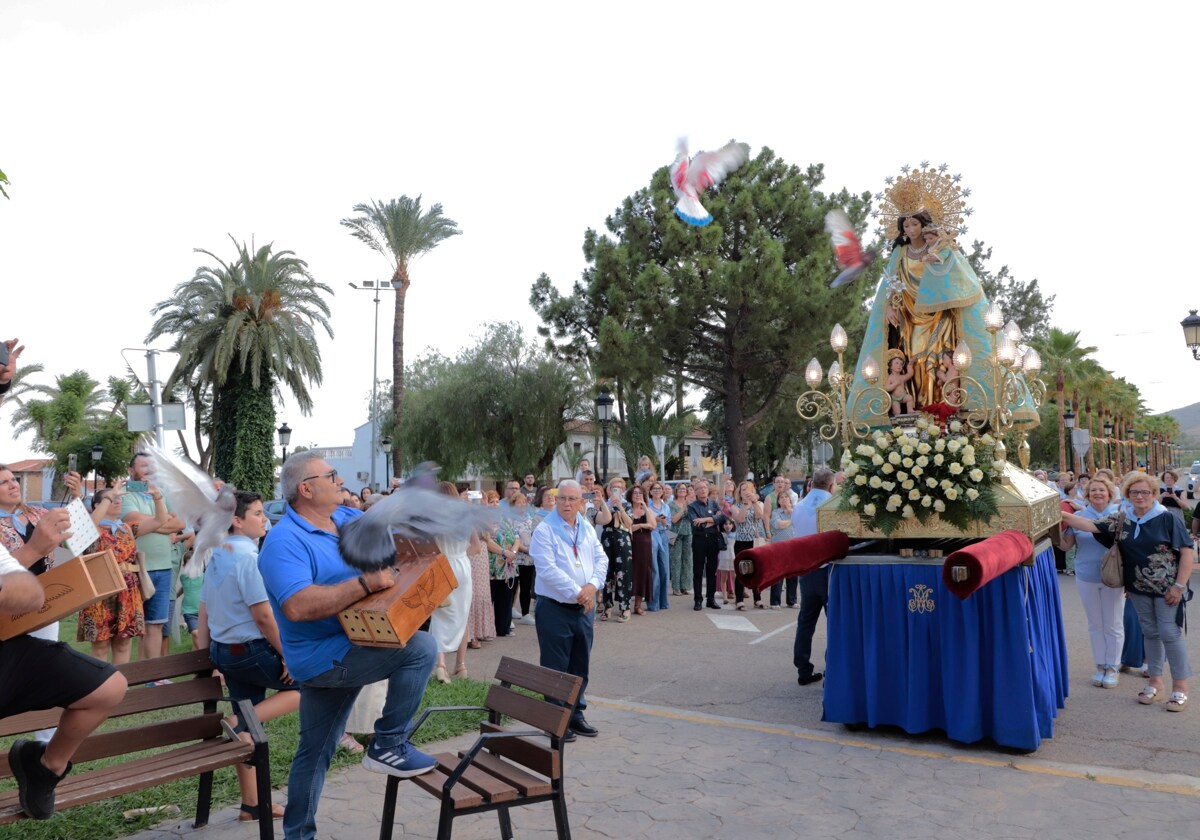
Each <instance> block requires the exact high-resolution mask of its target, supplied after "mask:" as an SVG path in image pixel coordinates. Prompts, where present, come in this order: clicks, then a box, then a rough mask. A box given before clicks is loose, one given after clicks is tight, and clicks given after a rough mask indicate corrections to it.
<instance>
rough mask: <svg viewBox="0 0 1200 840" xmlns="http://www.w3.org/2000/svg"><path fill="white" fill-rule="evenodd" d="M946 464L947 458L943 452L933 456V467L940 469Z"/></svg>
mask: <svg viewBox="0 0 1200 840" xmlns="http://www.w3.org/2000/svg"><path fill="white" fill-rule="evenodd" d="M944 463H946V456H945V455H943V454H942V453H941V452H939V453H938V454H936V455H934V456H933V465H934V466H935V467H940V466H941V465H942V464H944Z"/></svg>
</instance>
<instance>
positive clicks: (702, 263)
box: [530, 148, 874, 476]
mask: <svg viewBox="0 0 1200 840" xmlns="http://www.w3.org/2000/svg"><path fill="white" fill-rule="evenodd" d="M823 180H824V172H823V168H822V166H820V165H813V166H809V167H808V168H807V169H800V168H799V167H797V166H794V165H789V164H787V163H785V162H784V161H782V160H780V159H778V158H777V157H776V156H775V154H774V153H773V152H772V151H771V150H770V149H766V148H764V149H763V150H762V151H761V152H760V153H759V154H758V156H757V157H755V158H754V159H753V160H751V161H749V162H748V163H747V164H745V165H744V166H743V167H741V168H740V169H738V170H737V171H736V172H734V173H733V174H732V175H731V176H730V177H729V178H728V179H727V180H726V181H725V182H724V183H723V184H722V185H721V187H720V189H719V190H710V191H708V192H706V193H705V196H704V203H705V207H706V208H707V209H708V210H709V211H710V212H711V213H712V215H713V217H714V222H713V223H712V224H710V225H709V226H707V227H703V228H695V227H690V226H687V225H685V224H684V223H683V222H681V221H680V220H679V219H678V218H677V217H676V216H675V215H674V213H673V205H674V198H673V195H672V192H671V189H670V182H669V178H668V173H667V169H666V168H665V167H664V168H663V169H660V170H658V171H657V172H655V173H654V176H653V178H652V179H651V182H650V186H649V187H647V188H644V189H641V190H639V191H638V192H636V193H634V194H633V195H632V196H630V197H628V198H626V199H625V200H624V201H623V202H622V204H621V206H620V207H619V208H618V209H617V210H616V211H615V212H614V214H613V215H612V216H610V217H609V218H608V220H607V221H606V228H607V231H608V233H607V234H601V233H597V232H596V231H593V230H589V231H587V232H586V234H585V235H584V255H585V257H586V259H587V261H588V263H589V266H588V267H587V268H586V269H585V271H584V273H583V277H582V279H581V280H580V281H579V282H576V283H575V284H574V287H573V289H572V292H571V294H570V295H569V296H563V295H561V294H559V292H558V291H557V289H556V288H555V287H554V286H553V284H552V283H551V281H550V278H549V277H547V276H546V275H542V276H541V277H539V278H538V280H537V282H536V283H535V284H534V286H533V290H532V293H531V297H530V302H531V304H532V305H533V307H534V308H535V310H537V312H538V314H539V315H540V316H541V318H542V320H543V326H542V327H541V328H540V329H539V332H540V333H541V334H542V335H544V336H545V337H546V338H547V340H548V342H547V343H548V346H550V347H552V348H554V350H555V352H557V353H558V354H559V355H560V356H561V357H563V358H568V359H585V358H586V359H589V360H590V361H591V363H592V365H593V367H594V370H595V373H596V375H597V376H598V377H600V378H602V379H609V380H614V381H616V382H617V384H618V393H620V392H621V386H622V384H623V383H626V382H628V383H631V384H632V386H633V387H635V388H639V387H645V384H646V383H648V382H649V381H651V380H652V379H653V378H654V377H656V376H660V375H662V374H676V375H679V376H680V377H681V378H682V380H683V381H685V382H687V383H689V384H690V385H692V386H694V387H698V388H700V389H703V390H704V391H706V392H709V393H711V394H713V395H715V397H716V398H717V399H719V400H720V402H721V404H722V406H723V408H724V423H725V426H724V432H725V435H724V437H725V440H726V441H727V443H728V447H729V456H730V461H731V463H732V468H733V472H734V475H735V476H740V475H744V474H745V473H746V470H747V463H748V454H747V449H748V434H749V432H750V431H751V430H752V429H753V428H754V427H755V426H757V425H758V424H759V423H761V422H763V421H764V419H765V418H766V417H768V416H769V415H770V414H771V412H772V411H773V409H774V407H775V403H776V401H777V400H778V398H779V395H780V388H781V387H782V386H783V384H784V383H785V382H787V381H788V378H789V376H790V375H792V374H795V373H798V372H799V371H800V370H801V369H802V368H803V365H804V364H805V363H806V362H807V360H808V359H809V358H810V357H812V356H824V357H825V358H826V361H828V356H829V353H830V351H829V346H828V342H827V336H828V335H829V330H830V328H832V326H833V325H834V324H835V323H838V322H840V323H842V324H843V326H844V327H845V328H846V329H847V331H848V332H850V333H851V334H854V333H855V332H859V333H860V332H861V330H862V328H863V325H864V323H865V312H864V311H863V308H862V306H861V304H862V302H863V301H862V297H863V290H862V289H861V288H854V287H852V288H849V289H846V288H842V289H830V288H829V280H830V279H831V278H832V277H833V276H834V274H835V273H836V268H835V266H834V261H833V255H832V250H831V247H830V243H829V237H828V234H827V233H826V232H825V228H824V218H825V214H826V212H828V211H829V210H830V209H832V208H834V207H843V208H845V210H846V211H847V213H848V215H849V216H850V218H851V219H852V220H854V221H855V223H856V224H858V225H859V226H860V227H861V226H862V221H863V218H864V216H865V215H866V211H867V208H868V202H869V195H868V194H863V195H860V196H855V195H851V194H850V193H848V192H846V191H845V190H842V191H841V192H838V193H835V194H832V195H826V194H824V193H822V192H820V191H819V190H818V187H820V185H821V183H822V181H823ZM870 291H872V292H873V291H874V290H873V289H871V290H870Z"/></svg>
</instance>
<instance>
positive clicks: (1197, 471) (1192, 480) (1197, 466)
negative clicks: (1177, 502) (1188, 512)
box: [1187, 461, 1200, 499]
mask: <svg viewBox="0 0 1200 840" xmlns="http://www.w3.org/2000/svg"><path fill="white" fill-rule="evenodd" d="M1197 481H1200V461H1192V466H1191V467H1189V468H1188V474H1187V497H1188V498H1189V499H1193V498H1195V496H1193V495H1192V494H1193V493H1194V492H1195V490H1196V482H1197Z"/></svg>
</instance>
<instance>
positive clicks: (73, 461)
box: [67, 452, 79, 472]
mask: <svg viewBox="0 0 1200 840" xmlns="http://www.w3.org/2000/svg"><path fill="white" fill-rule="evenodd" d="M67 472H79V456H78V455H76V454H75V453H74V452H72V453H71V454H70V455H68V456H67Z"/></svg>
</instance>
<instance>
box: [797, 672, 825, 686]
mask: <svg viewBox="0 0 1200 840" xmlns="http://www.w3.org/2000/svg"><path fill="white" fill-rule="evenodd" d="M824 676H825V675H824V674H822V673H821V672H820V671H813V672H812V673H811V674H809V675H808V676H807V677H796V682H798V683H800V685H812V684H813V683H817V682H820V681H821V678H822V677H824Z"/></svg>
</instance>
